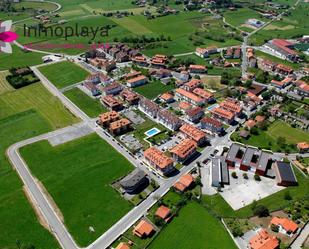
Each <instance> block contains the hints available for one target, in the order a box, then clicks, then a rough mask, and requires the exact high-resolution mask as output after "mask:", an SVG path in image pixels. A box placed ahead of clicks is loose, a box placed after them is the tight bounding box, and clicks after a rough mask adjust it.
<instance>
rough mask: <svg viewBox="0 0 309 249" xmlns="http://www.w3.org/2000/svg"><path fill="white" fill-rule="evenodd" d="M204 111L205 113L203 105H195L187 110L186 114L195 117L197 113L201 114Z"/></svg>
mask: <svg viewBox="0 0 309 249" xmlns="http://www.w3.org/2000/svg"><path fill="white" fill-rule="evenodd" d="M201 112H203V113H204V109H203V108H202V107H199V106H197V107H193V108H192V109H189V110H186V114H187V115H188V116H189V117H194V116H195V115H197V114H199V113H201Z"/></svg>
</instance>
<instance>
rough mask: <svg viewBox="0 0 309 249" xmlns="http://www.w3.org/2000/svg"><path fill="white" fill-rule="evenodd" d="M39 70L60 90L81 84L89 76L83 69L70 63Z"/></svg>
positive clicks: (48, 66)
mask: <svg viewBox="0 0 309 249" xmlns="http://www.w3.org/2000/svg"><path fill="white" fill-rule="evenodd" d="M39 70H40V71H41V73H42V74H44V75H45V77H46V78H47V79H48V80H49V81H50V82H51V83H53V84H54V85H55V86H56V87H57V88H59V89H61V88H63V87H66V86H70V85H72V84H75V83H79V82H81V81H83V80H85V78H86V77H87V75H89V73H88V72H87V71H85V70H84V69H83V68H81V67H79V66H77V65H76V64H74V63H73V62H69V61H63V62H59V63H55V64H51V65H47V66H43V67H40V68H39Z"/></svg>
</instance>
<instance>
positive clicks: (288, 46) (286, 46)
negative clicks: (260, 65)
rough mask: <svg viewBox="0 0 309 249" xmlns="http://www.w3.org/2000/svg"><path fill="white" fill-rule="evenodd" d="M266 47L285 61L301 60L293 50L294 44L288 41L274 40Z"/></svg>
mask: <svg viewBox="0 0 309 249" xmlns="http://www.w3.org/2000/svg"><path fill="white" fill-rule="evenodd" d="M264 46H265V47H266V48H267V49H269V50H270V51H272V52H273V53H275V55H276V56H278V57H280V58H281V59H283V60H288V61H292V62H298V60H299V56H298V53H297V52H296V51H294V50H293V48H294V44H293V43H291V42H289V41H287V40H283V39H273V40H271V41H269V42H268V43H266V44H265V45H264Z"/></svg>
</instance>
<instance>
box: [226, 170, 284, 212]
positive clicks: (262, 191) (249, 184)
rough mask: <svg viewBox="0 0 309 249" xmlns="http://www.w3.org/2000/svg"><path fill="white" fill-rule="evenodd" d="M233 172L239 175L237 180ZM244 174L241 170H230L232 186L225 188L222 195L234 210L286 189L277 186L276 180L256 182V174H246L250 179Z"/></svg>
mask: <svg viewBox="0 0 309 249" xmlns="http://www.w3.org/2000/svg"><path fill="white" fill-rule="evenodd" d="M233 171H235V172H236V173H237V176H238V178H237V179H235V178H233V177H232V176H231V173H232V172H233ZM243 173H244V171H241V170H230V172H229V174H230V185H227V186H225V187H224V188H223V189H222V192H221V193H220V194H221V195H222V197H223V198H224V200H225V201H226V202H227V203H228V204H229V205H230V206H231V207H232V208H233V209H234V210H237V209H240V208H242V207H245V206H247V205H249V204H251V203H252V202H253V201H254V200H260V199H263V198H265V197H267V196H269V195H272V194H274V193H276V192H278V191H280V190H282V189H284V187H281V186H277V184H276V181H275V179H270V178H266V177H261V181H256V180H254V178H253V177H254V174H253V173H249V172H246V173H247V175H248V177H249V179H244V178H243Z"/></svg>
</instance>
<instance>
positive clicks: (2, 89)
mask: <svg viewBox="0 0 309 249" xmlns="http://www.w3.org/2000/svg"><path fill="white" fill-rule="evenodd" d="M9 74H10V73H9V72H8V71H2V72H0V95H1V94H3V93H6V92H10V91H13V90H14V88H13V87H12V86H11V85H10V83H9V82H7V80H6V78H5V77H6V76H8V75H9Z"/></svg>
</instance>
